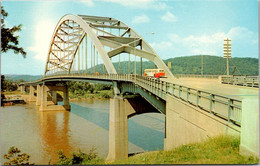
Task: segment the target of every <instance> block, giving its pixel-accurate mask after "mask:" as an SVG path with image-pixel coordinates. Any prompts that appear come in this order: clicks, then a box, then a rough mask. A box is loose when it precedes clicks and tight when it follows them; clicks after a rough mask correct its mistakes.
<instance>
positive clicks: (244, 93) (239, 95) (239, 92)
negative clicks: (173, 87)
mask: <svg viewBox="0 0 260 166" xmlns="http://www.w3.org/2000/svg"><path fill="white" fill-rule="evenodd" d="M161 80H163V81H167V82H171V83H174V84H177V85H182V86H187V87H189V88H196V89H200V90H203V91H208V92H211V93H215V94H219V95H224V96H227V97H232V98H235V99H243V98H244V97H248V96H255V97H259V89H258V88H253V87H244V86H238V85H228V84H221V83H219V81H218V79H207V78H172V79H171V78H161Z"/></svg>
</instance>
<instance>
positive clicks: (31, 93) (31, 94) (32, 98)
mask: <svg viewBox="0 0 260 166" xmlns="http://www.w3.org/2000/svg"><path fill="white" fill-rule="evenodd" d="M34 91H35V88H34V86H30V92H29V101H35V96H34Z"/></svg>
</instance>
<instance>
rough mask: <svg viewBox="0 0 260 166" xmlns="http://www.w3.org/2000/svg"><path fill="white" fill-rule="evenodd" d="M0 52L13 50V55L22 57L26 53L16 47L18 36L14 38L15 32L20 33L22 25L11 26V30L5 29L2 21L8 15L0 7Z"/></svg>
mask: <svg viewBox="0 0 260 166" xmlns="http://www.w3.org/2000/svg"><path fill="white" fill-rule="evenodd" d="M1 16H2V17H1V18H2V19H1V23H2V24H1V52H7V51H8V50H13V51H14V53H15V54H19V53H21V54H22V55H23V57H24V58H25V57H26V52H25V51H24V49H23V48H22V47H18V45H19V41H18V38H19V36H15V35H14V34H15V33H16V32H19V31H21V27H22V25H21V24H20V25H18V26H13V27H12V28H7V27H5V26H6V25H5V21H4V19H5V18H6V17H7V16H8V13H7V12H6V11H5V10H4V8H3V6H1Z"/></svg>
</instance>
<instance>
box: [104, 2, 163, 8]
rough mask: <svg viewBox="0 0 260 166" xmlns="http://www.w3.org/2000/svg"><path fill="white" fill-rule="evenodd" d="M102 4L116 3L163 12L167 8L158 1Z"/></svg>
mask: <svg viewBox="0 0 260 166" xmlns="http://www.w3.org/2000/svg"><path fill="white" fill-rule="evenodd" d="M102 1H104V2H111V3H117V4H120V5H122V6H126V7H131V8H141V9H156V10H163V9H165V8H166V7H167V5H166V3H163V2H161V1H158V0H102Z"/></svg>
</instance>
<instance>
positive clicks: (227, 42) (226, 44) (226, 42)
mask: <svg viewBox="0 0 260 166" xmlns="http://www.w3.org/2000/svg"><path fill="white" fill-rule="evenodd" d="M223 57H224V58H227V75H229V63H228V59H229V58H231V39H230V38H227V39H224V56H223Z"/></svg>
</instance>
